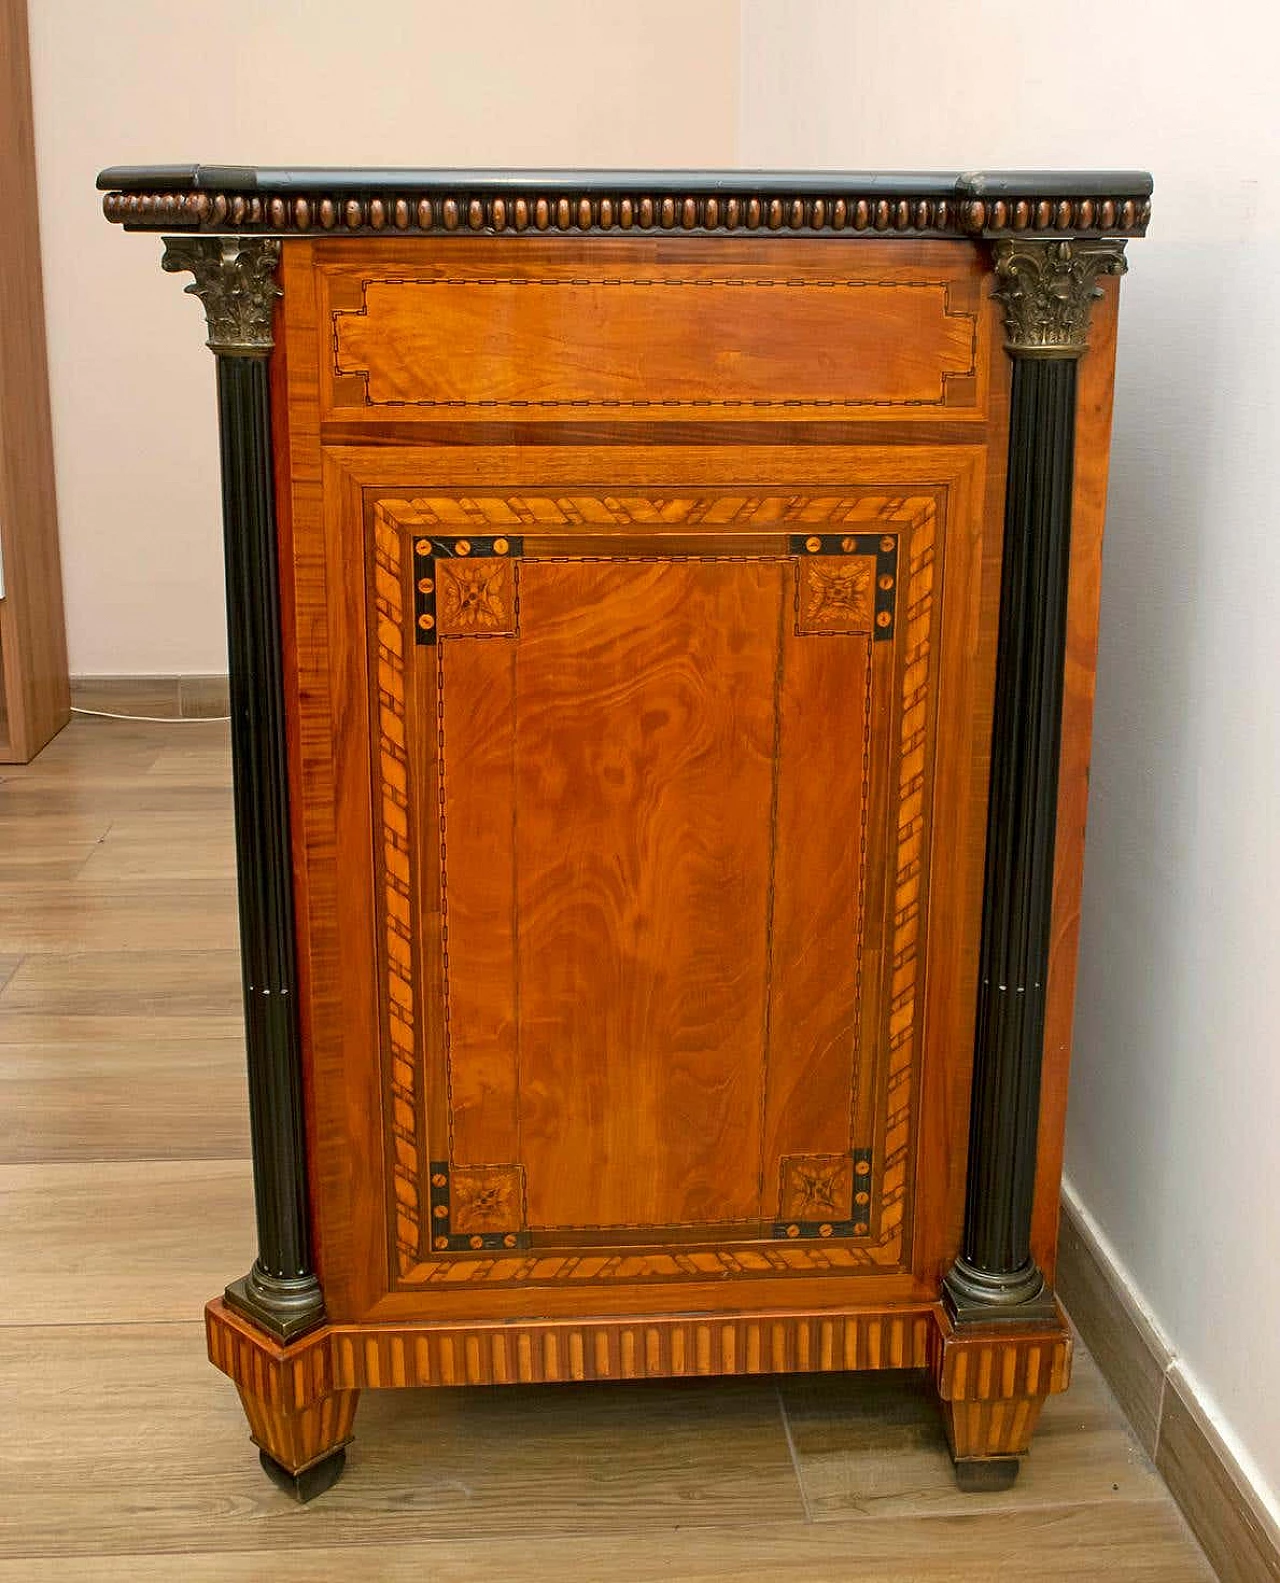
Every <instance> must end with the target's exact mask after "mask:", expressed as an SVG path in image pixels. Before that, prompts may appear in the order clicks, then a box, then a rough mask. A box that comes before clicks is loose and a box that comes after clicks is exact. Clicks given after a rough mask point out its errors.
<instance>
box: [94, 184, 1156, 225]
mask: <svg viewBox="0 0 1280 1583" xmlns="http://www.w3.org/2000/svg"><path fill="white" fill-rule="evenodd" d="M102 209H103V213H104V214H105V215H106V217H107V219H108V220H110V221H112V222H113V223H115V224H117V225H123V226H125V227H126V228H127V229H129V230H138V231H161V230H167V229H172V228H173V227H175V226H184V227H189V228H192V229H194V230H198V231H213V232H217V231H246V232H252V233H261V234H266V235H278V236H308V235H315V234H321V235H323V234H325V233H333V234H337V235H348V236H351V235H367V234H375V235H376V234H378V233H388V234H391V235H395V234H397V233H399V234H401V235H424V234H439V233H444V234H448V233H450V232H453V233H458V234H462V235H467V234H490V235H505V234H513V235H520V234H526V233H527V234H532V235H539V234H547V233H551V234H560V235H564V234H573V235H584V234H591V235H605V234H613V233H627V232H632V233H635V232H652V231H674V232H702V233H731V232H748V233H749V232H764V233H769V232H774V233H779V232H786V233H792V234H794V233H797V232H800V233H804V234H806V235H848V234H850V233H852V234H854V235H859V234H867V233H870V234H872V235H876V236H884V235H899V236H901V235H909V236H926V237H928V236H942V237H978V236H1003V235H1010V234H1018V233H1023V232H1030V233H1032V234H1035V233H1041V234H1043V233H1046V232H1047V233H1054V232H1057V233H1060V234H1061V233H1069V234H1071V235H1073V236H1079V235H1087V236H1142V235H1144V234H1145V233H1146V228H1147V224H1148V222H1149V220H1150V218H1151V200H1150V198H1146V197H1134V196H1125V195H1123V194H1117V195H1116V196H1115V197H1109V198H1097V197H1091V198H1037V197H1036V196H1034V194H1028V195H1027V196H1026V197H1022V198H999V199H988V198H964V197H961V198H954V199H953V198H905V197H902V198H889V197H876V198H870V197H858V196H857V195H856V194H832V195H829V196H826V197H812V196H798V195H797V196H787V195H785V194H770V193H769V192H767V191H762V192H761V193H760V194H758V195H749V196H733V197H717V196H715V195H714V194H691V195H684V194H680V193H674V192H661V191H658V192H656V193H655V194H654V196H652V197H634V196H630V195H628V196H609V195H607V194H606V195H599V196H594V197H590V196H564V195H560V194H556V193H555V192H547V193H540V192H529V193H528V194H519V193H517V194H514V195H502V196H497V195H493V194H487V193H486V194H476V193H469V192H467V191H466V189H465V188H459V190H458V191H457V192H456V193H444V194H436V195H434V196H432V197H421V196H418V195H416V194H415V195H411V196H407V195H398V194H397V193H396V192H395V190H394V188H388V189H387V191H386V192H385V193H384V194H381V195H377V196H374V195H363V196H360V197H354V196H344V195H343V194H342V193H340V192H327V191H323V190H321V189H316V190H314V191H310V192H303V193H298V194H297V195H296V196H294V197H291V198H283V197H278V196H277V197H262V196H258V195H246V194H244V193H222V192H203V191H201V192H195V191H190V190H188V191H174V192H121V191H112V192H108V193H107V194H106V195H105V197H104V198H103V200H102Z"/></svg>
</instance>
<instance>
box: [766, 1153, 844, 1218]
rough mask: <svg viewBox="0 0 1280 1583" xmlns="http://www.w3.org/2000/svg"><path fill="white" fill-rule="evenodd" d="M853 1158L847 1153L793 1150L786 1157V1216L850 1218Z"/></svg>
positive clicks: (784, 1179)
mask: <svg viewBox="0 0 1280 1583" xmlns="http://www.w3.org/2000/svg"><path fill="white" fill-rule="evenodd" d="M852 1200H853V1160H852V1158H851V1157H850V1156H849V1155H847V1154H792V1155H787V1156H786V1157H785V1158H784V1159H783V1161H782V1218H783V1219H784V1220H819V1221H821V1220H847V1219H848V1218H849V1206H850V1204H851V1203H852Z"/></svg>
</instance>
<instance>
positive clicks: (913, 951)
mask: <svg viewBox="0 0 1280 1583" xmlns="http://www.w3.org/2000/svg"><path fill="white" fill-rule="evenodd" d="M944 510H945V496H942V495H940V494H939V493H938V492H936V491H928V490H919V491H917V492H914V493H904V492H903V491H901V490H889V489H884V488H881V489H875V488H870V487H868V488H860V489H856V490H850V491H847V492H844V493H831V492H822V493H818V492H811V493H808V494H806V493H803V492H795V491H788V492H786V493H770V492H768V491H766V490H758V491H755V492H748V491H745V490H741V489H736V490H730V489H725V488H718V489H715V490H710V491H705V492H698V491H690V490H687V489H685V490H676V489H671V488H667V489H660V488H654V489H650V490H647V491H645V492H644V493H643V494H641V493H636V492H631V491H628V492H626V493H623V492H619V493H618V494H611V493H607V492H603V491H601V492H596V493H588V492H585V491H583V492H575V493H556V494H554V495H552V494H539V493H538V492H536V491H534V490H528V491H525V492H522V493H520V494H514V493H510V492H508V493H501V492H493V493H490V494H463V493H460V492H457V491H446V490H442V489H439V488H435V489H432V490H431V491H430V492H423V493H421V494H414V493H413V492H411V491H410V492H404V493H402V494H398V495H396V496H394V497H392V496H384V497H383V498H381V499H378V500H376V501H375V502H374V503H373V504H372V505H371V506H370V508H369V512H368V548H369V557H368V578H369V581H368V586H369V601H370V610H369V630H370V633H371V638H372V643H373V653H372V655H371V660H372V668H373V672H374V675H375V678H376V681H375V688H374V700H373V708H374V714H375V721H376V730H375V734H374V735H375V740H374V744H373V745H374V756H373V774H374V785H375V810H376V812H377V817H376V825H377V828H376V831H375V850H376V860H375V871H376V875H377V887H376V888H377V891H378V895H379V915H380V918H381V926H380V935H381V940H380V945H381V953H382V966H381V970H380V971H381V974H382V995H381V999H382V1037H383V1046H384V1051H385V1068H384V1070H385V1079H386V1094H385V1101H384V1115H385V1116H386V1117H387V1119H388V1123H389V1126H390V1132H391V1137H390V1156H389V1158H390V1163H391V1172H390V1191H389V1200H390V1201H389V1204H388V1218H389V1226H390V1235H391V1238H392V1242H393V1257H394V1267H395V1269H396V1271H397V1273H398V1277H399V1284H400V1285H401V1286H413V1285H416V1284H420V1283H423V1282H432V1281H440V1280H444V1281H449V1282H456V1281H459V1280H461V1281H467V1280H483V1281H484V1282H485V1285H486V1287H488V1286H491V1285H497V1286H500V1285H510V1284H522V1283H545V1282H551V1283H568V1284H573V1283H583V1282H589V1283H592V1284H595V1285H599V1284H601V1283H612V1282H617V1283H628V1282H631V1283H634V1282H636V1281H646V1280H657V1279H670V1280H676V1281H697V1280H705V1279H707V1278H716V1277H718V1278H728V1279H731V1280H733V1279H742V1278H751V1277H756V1276H762V1275H777V1274H780V1273H781V1274H792V1273H793V1274H804V1273H812V1274H817V1273H825V1274H830V1273H832V1272H838V1271H841V1270H849V1271H856V1270H863V1271H867V1272H876V1271H885V1270H893V1269H898V1268H901V1267H902V1266H903V1262H904V1259H906V1258H907V1256H908V1251H909V1249H908V1243H907V1232H908V1229H909V1223H910V1204H911V1181H910V1171H911V1141H912V1128H913V1118H914V1108H915V1104H916V1100H917V1096H918V1088H919V1063H920V1048H921V1041H920V1003H921V997H922V985H923V962H922V949H923V920H924V916H925V896H926V885H927V863H926V856H927V848H928V811H929V803H930V776H931V748H930V744H931V731H932V711H933V706H934V697H935V692H936V677H937V641H938V613H939V609H940V603H941V601H940V592H941V580H940V570H941V567H940V554H939V550H940V546H941V543H942V531H941V530H942V527H943V521H942V514H943V512H944Z"/></svg>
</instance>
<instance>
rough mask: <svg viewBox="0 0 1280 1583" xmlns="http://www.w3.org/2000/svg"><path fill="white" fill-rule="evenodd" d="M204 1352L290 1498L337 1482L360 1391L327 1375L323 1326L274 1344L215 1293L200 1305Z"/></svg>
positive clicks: (330, 1371) (329, 1361)
mask: <svg viewBox="0 0 1280 1583" xmlns="http://www.w3.org/2000/svg"><path fill="white" fill-rule="evenodd" d="M205 1329H206V1332H207V1334H208V1337H209V1358H210V1361H211V1362H212V1363H214V1364H215V1365H216V1366H217V1367H218V1368H220V1369H221V1370H222V1371H223V1373H224V1374H229V1375H230V1376H231V1378H232V1379H233V1380H234V1381H235V1386H236V1390H237V1391H239V1393H240V1401H241V1404H242V1405H243V1407H244V1412H245V1417H246V1418H247V1419H248V1420H249V1433H250V1435H251V1437H252V1439H253V1443H254V1445H256V1446H257V1447H258V1449H259V1451H260V1452H261V1453H262V1465H263V1467H264V1468H265V1469H266V1471H267V1472H268V1473H269V1474H270V1475H271V1477H272V1478H273V1479H274V1480H275V1482H276V1483H277V1484H279V1485H280V1487H281V1488H282V1489H285V1490H287V1491H288V1492H289V1494H290V1495H292V1496H293V1497H294V1498H295V1499H296V1500H300V1501H309V1500H314V1499H315V1497H316V1496H317V1495H321V1494H323V1493H324V1491H325V1490H327V1489H330V1488H332V1486H333V1485H334V1484H336V1483H337V1481H338V1478H339V1476H340V1475H341V1473H342V1468H343V1464H344V1462H345V1461H346V1455H345V1452H344V1450H343V1448H344V1447H345V1446H346V1445H347V1444H348V1442H349V1441H350V1439H351V1425H352V1423H353V1421H354V1419H355V1416H356V1404H357V1403H358V1402H359V1400H360V1392H359V1390H357V1389H355V1388H350V1387H344V1386H342V1385H339V1384H338V1383H337V1381H336V1379H335V1371H334V1364H333V1357H332V1353H331V1349H330V1345H329V1330H328V1327H327V1326H323V1325H322V1326H320V1327H319V1328H318V1329H315V1330H311V1331H309V1332H308V1333H307V1334H306V1335H305V1336H302V1337H300V1338H299V1339H298V1340H297V1341H294V1342H290V1343H289V1344H288V1345H281V1343H280V1342H278V1341H277V1340H275V1338H274V1337H272V1336H269V1335H267V1334H266V1333H265V1332H264V1331H262V1330H260V1329H259V1328H258V1327H257V1326H256V1325H255V1324H252V1323H251V1322H250V1321H249V1320H248V1319H246V1318H245V1316H244V1315H243V1314H240V1313H237V1312H235V1311H234V1310H233V1309H231V1308H229V1307H228V1306H227V1304H226V1303H225V1302H223V1301H222V1299H221V1298H215V1299H214V1301H213V1302H211V1303H210V1304H209V1306H208V1307H207V1308H206V1309H205Z"/></svg>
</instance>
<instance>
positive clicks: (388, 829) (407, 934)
mask: <svg viewBox="0 0 1280 1583" xmlns="http://www.w3.org/2000/svg"><path fill="white" fill-rule="evenodd" d="M404 543H405V540H404V537H403V534H402V533H401V530H400V528H399V527H398V525H396V523H395V522H394V520H393V519H391V518H390V517H388V516H387V515H386V514H385V513H383V512H382V511H377V512H375V513H374V523H373V546H374V550H373V554H374V563H373V577H374V587H373V596H374V598H373V603H374V617H375V621H376V633H375V646H374V665H375V667H376V677H375V685H376V698H377V703H376V709H377V741H378V753H377V763H378V776H377V792H378V810H379V812H378V831H379V836H378V839H379V844H380V855H379V861H377V862H376V863H375V865H374V873H375V875H376V876H377V880H378V882H379V885H380V891H381V895H380V898H379V917H380V920H381V929H382V946H383V950H382V956H383V964H384V972H385V982H386V990H387V993H386V996H385V1001H386V1009H385V1011H384V1012H383V1025H382V1035H383V1040H384V1048H385V1049H386V1050H387V1052H388V1059H389V1068H390V1069H389V1073H388V1086H389V1088H390V1101H391V1103H390V1111H389V1115H388V1117H387V1125H388V1131H389V1133H390V1144H391V1185H392V1194H393V1197H394V1200H395V1226H394V1242H395V1246H396V1252H397V1255H398V1258H399V1262H400V1265H401V1268H402V1269H403V1268H404V1267H405V1266H406V1264H408V1263H411V1262H412V1261H413V1260H414V1259H415V1258H416V1257H417V1255H418V1251H419V1249H420V1248H421V1247H422V1244H423V1241H424V1234H423V1227H422V1220H423V1206H422V1178H423V1172H422V1165H421V1153H422V1139H421V1133H422V1131H423V1117H422V1107H421V1098H420V1095H419V1093H418V1080H417V1058H418V1057H417V1033H416V1027H415V1007H414V991H413V922H414V920H413V889H412V858H411V855H410V840H409V758H408V733H407V728H406V721H405V660H406V652H405V651H406V647H407V639H408V634H407V633H406V629H405V620H404V617H405V601H404V572H403V555H404Z"/></svg>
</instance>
